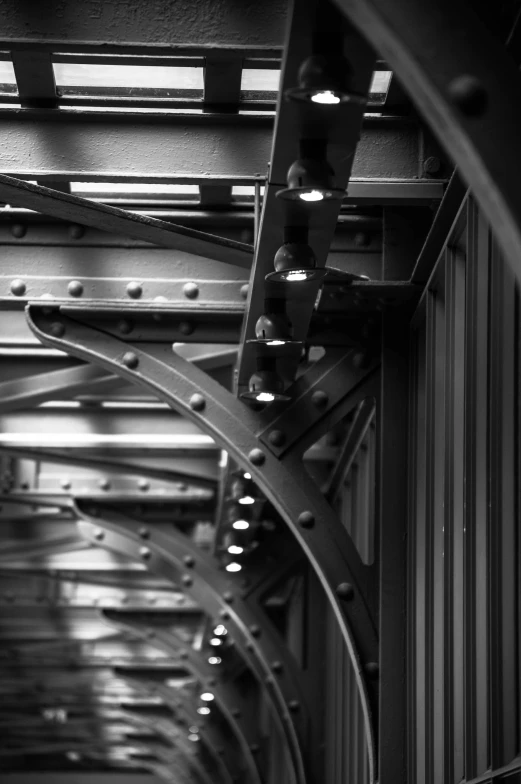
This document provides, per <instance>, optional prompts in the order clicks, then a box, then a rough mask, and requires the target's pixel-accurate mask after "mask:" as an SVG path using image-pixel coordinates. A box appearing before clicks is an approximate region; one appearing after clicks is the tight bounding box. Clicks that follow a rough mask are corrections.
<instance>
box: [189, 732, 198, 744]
mask: <svg viewBox="0 0 521 784" xmlns="http://www.w3.org/2000/svg"><path fill="white" fill-rule="evenodd" d="M188 740H191V741H192V743H196V742H197V741H198V740H199V735H196V734H195V732H191V733H190V735H189V736H188Z"/></svg>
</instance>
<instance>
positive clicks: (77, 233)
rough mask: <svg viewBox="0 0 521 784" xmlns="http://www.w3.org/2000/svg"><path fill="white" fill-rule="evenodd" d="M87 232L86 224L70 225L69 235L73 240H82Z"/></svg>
mask: <svg viewBox="0 0 521 784" xmlns="http://www.w3.org/2000/svg"><path fill="white" fill-rule="evenodd" d="M84 234H85V226H80V224H79V223H72V224H71V225H70V226H69V237H70V238H71V239H72V240H81V238H82V237H83V235H84Z"/></svg>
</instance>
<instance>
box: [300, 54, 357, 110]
mask: <svg viewBox="0 0 521 784" xmlns="http://www.w3.org/2000/svg"><path fill="white" fill-rule="evenodd" d="M331 43H332V42H331V40H329V41H328V44H327V45H328V46H329V47H330V46H331ZM351 78H352V70H351V66H350V63H349V61H348V59H347V58H346V57H344V55H343V54H330V53H329V54H312V55H310V56H309V57H307V58H306V59H305V60H304V62H303V63H302V65H301V66H300V68H299V72H298V87H293V88H291V89H289V90H286V93H285V96H286V98H289V99H290V100H294V101H308V102H311V103H314V104H318V105H320V106H338V104H340V103H352V104H355V105H357V106H365V104H366V103H367V96H365V95H362V94H361V93H358V92H356V91H355V90H353V88H352V84H351Z"/></svg>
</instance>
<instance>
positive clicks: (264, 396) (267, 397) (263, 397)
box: [256, 392, 275, 403]
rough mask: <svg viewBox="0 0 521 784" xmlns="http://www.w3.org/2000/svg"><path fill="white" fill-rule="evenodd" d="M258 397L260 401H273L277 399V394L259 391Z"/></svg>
mask: <svg viewBox="0 0 521 784" xmlns="http://www.w3.org/2000/svg"><path fill="white" fill-rule="evenodd" d="M256 399H257V400H258V401H259V402H260V403H273V401H274V400H275V395H272V393H271V392H259V394H258V395H257V398H256Z"/></svg>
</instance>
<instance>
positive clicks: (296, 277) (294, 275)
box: [286, 270, 308, 283]
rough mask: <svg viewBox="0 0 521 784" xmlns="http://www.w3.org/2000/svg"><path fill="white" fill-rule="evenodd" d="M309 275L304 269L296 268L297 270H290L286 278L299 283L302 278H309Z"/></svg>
mask: <svg viewBox="0 0 521 784" xmlns="http://www.w3.org/2000/svg"><path fill="white" fill-rule="evenodd" d="M307 277H308V276H307V273H306V272H303V270H295V272H288V274H287V275H286V280H288V281H290V282H291V283H297V282H298V281H300V280H307Z"/></svg>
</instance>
